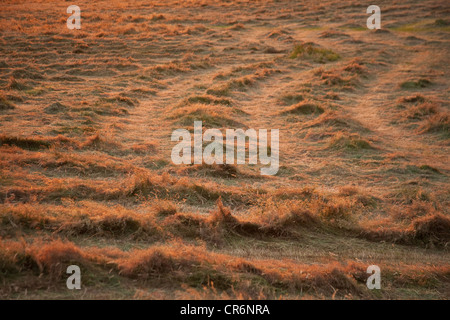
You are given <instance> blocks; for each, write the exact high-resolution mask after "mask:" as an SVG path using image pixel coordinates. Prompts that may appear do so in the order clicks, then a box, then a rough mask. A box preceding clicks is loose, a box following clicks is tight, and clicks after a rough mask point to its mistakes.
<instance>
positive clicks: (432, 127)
mask: <svg viewBox="0 0 450 320" xmlns="http://www.w3.org/2000/svg"><path fill="white" fill-rule="evenodd" d="M418 132H419V133H437V134H440V135H441V136H442V137H443V138H445V139H449V138H450V115H449V114H448V113H438V114H435V115H434V116H431V117H429V118H428V119H427V120H425V122H424V123H423V124H422V125H421V126H420V127H419V128H418Z"/></svg>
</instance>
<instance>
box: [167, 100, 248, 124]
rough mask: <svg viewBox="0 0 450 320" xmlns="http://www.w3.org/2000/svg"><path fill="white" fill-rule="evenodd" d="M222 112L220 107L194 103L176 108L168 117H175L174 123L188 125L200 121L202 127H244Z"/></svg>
mask: <svg viewBox="0 0 450 320" xmlns="http://www.w3.org/2000/svg"><path fill="white" fill-rule="evenodd" d="M228 113H229V112H228ZM224 114H226V113H225V112H221V111H220V109H216V108H214V107H211V106H208V105H201V104H196V105H193V106H189V107H186V108H182V109H178V110H176V111H175V112H174V113H173V114H172V115H171V116H170V117H169V119H175V122H176V123H178V124H180V125H183V126H189V127H192V126H193V125H194V121H202V122H203V123H202V125H203V127H209V128H230V127H233V128H245V125H243V124H242V123H240V122H238V121H236V120H234V119H231V118H228V117H226V116H224Z"/></svg>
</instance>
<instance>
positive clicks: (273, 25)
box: [0, 0, 450, 299]
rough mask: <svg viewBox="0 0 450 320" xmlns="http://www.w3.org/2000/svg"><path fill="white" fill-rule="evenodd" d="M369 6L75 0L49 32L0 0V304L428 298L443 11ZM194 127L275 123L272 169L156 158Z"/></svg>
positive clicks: (441, 262)
mask: <svg viewBox="0 0 450 320" xmlns="http://www.w3.org/2000/svg"><path fill="white" fill-rule="evenodd" d="M377 5H379V6H380V7H381V9H382V26H383V29H382V30H378V31H370V30H367V29H366V27H365V24H366V19H367V14H366V13H365V8H364V6H363V7H361V4H360V3H359V2H357V1H343V2H340V3H339V4H336V3H333V4H332V3H331V2H330V3H320V4H319V3H317V1H311V0H307V1H303V2H301V3H300V2H296V1H292V0H280V1H264V2H255V1H250V0H244V1H240V2H239V3H238V2H237V1H226V2H217V1H212V0H204V1H175V0H168V1H152V2H149V1H144V0H136V1H134V2H133V3H130V4H125V3H123V2H120V1H99V2H95V3H88V2H83V3H80V4H79V6H80V7H81V10H82V29H81V30H69V29H67V27H66V19H67V16H68V15H67V14H66V13H65V12H66V8H67V6H68V4H67V3H65V2H57V1H36V2H33V3H28V2H25V1H9V0H8V1H3V2H2V10H1V11H0V282H1V283H2V285H1V286H0V298H4V299H15V298H18V299H34V298H46V299H52V298H89V299H90V298H92V299H95V298H107V299H122V298H135V299H173V298H175V299H311V298H312V299H404V298H411V299H418V298H427V299H448V298H449V292H450V291H449V288H450V287H449V283H450V255H449V252H448V249H449V244H450V233H449V232H450V215H449V214H450V213H449V210H448V208H449V207H450V206H449V204H450V197H449V196H450V193H449V181H448V176H449V174H450V167H449V161H448V155H449V146H450V145H449V139H450V136H449V112H450V111H449V103H448V101H449V93H448V92H449V91H448V84H449V80H448V79H449V74H448V68H447V64H448V60H449V59H448V58H449V57H448V50H447V46H448V41H449V37H448V34H449V32H450V30H449V27H448V21H447V20H448V19H447V16H446V13H447V11H448V9H447V6H446V3H445V1H442V0H433V1H428V2H423V1H415V0H407V1H406V2H404V3H403V2H402V3H401V4H397V3H392V2H390V1H387V0H380V2H379V3H377ZM99 8H102V10H99ZM198 120H201V121H203V127H204V128H218V129H222V130H223V129H226V128H243V129H245V128H254V129H260V128H261V129H280V169H279V172H278V174H277V175H275V176H270V177H267V176H261V175H260V174H259V173H260V167H261V165H248V164H245V165H237V164H227V165H217V164H214V165H207V164H205V163H203V164H195V165H181V166H176V165H174V164H173V163H172V161H171V159H170V154H171V149H172V147H173V145H174V143H172V142H171V141H170V136H171V133H172V131H173V130H174V129H178V128H187V129H190V130H191V129H192V127H193V124H194V121H198ZM247 146H248V144H247ZM71 264H76V265H79V266H80V267H81V271H82V286H83V289H84V288H86V289H87V290H86V291H85V290H81V291H83V293H78V292H75V293H74V292H71V291H70V290H67V289H66V286H65V279H66V277H67V274H66V273H65V271H66V268H67V266H68V265H71ZM372 264H375V265H379V266H380V268H381V271H382V289H381V290H378V291H377V290H375V291H371V290H368V289H367V287H366V285H365V281H366V279H367V277H368V274H366V269H367V267H368V266H369V265H372Z"/></svg>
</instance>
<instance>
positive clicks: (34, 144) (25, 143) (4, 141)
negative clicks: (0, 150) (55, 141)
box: [0, 135, 50, 150]
mask: <svg viewBox="0 0 450 320" xmlns="http://www.w3.org/2000/svg"><path fill="white" fill-rule="evenodd" d="M0 145H13V146H17V147H19V148H22V149H27V150H39V149H42V148H49V147H50V142H49V141H46V140H43V139H38V138H22V137H10V136H6V135H0Z"/></svg>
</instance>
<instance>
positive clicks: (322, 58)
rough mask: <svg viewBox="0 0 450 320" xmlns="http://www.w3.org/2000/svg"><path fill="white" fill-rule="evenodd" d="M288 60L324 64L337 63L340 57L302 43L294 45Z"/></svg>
mask: <svg viewBox="0 0 450 320" xmlns="http://www.w3.org/2000/svg"><path fill="white" fill-rule="evenodd" d="M289 58H291V59H295V58H304V59H308V60H313V61H314V62H318V63H326V62H328V61H337V60H339V59H340V58H341V57H340V56H339V54H337V53H335V52H334V51H332V50H329V49H325V48H319V47H317V46H316V45H314V44H313V43H304V44H298V45H296V46H295V47H294V50H293V51H292V53H291V54H290V56H289Z"/></svg>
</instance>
